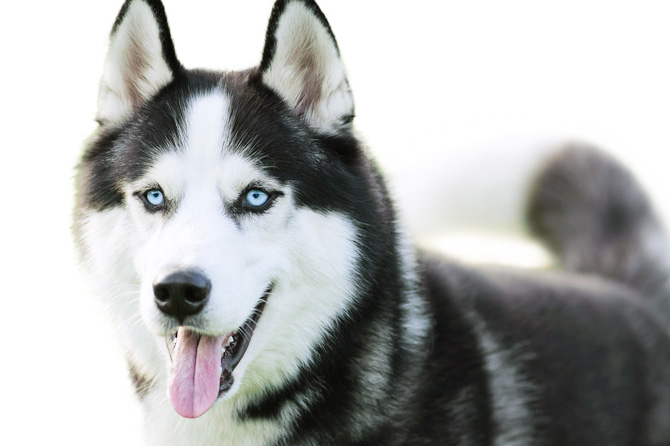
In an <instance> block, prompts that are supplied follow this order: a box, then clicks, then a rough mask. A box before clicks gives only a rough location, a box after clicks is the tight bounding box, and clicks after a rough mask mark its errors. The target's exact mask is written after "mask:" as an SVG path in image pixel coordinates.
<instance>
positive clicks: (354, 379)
mask: <svg viewBox="0 0 670 446" xmlns="http://www.w3.org/2000/svg"><path fill="white" fill-rule="evenodd" d="M353 116H354V106H353V99H352V95H351V92H350V90H349V85H348V82H347V79H346V76H345V71H344V68H343V66H342V63H341V60H340V57H339V50H338V47H337V44H336V42H335V39H334V37H333V33H332V30H331V29H330V26H329V25H328V22H327V21H326V19H325V17H324V16H323V14H322V13H321V11H320V10H319V8H318V7H317V6H316V4H314V3H313V2H312V1H311V0H279V1H278V2H277V4H276V5H275V8H274V10H273V12H272V16H271V18H270V25H269V28H268V34H267V38H266V46H265V50H264V53H263V58H262V61H261V64H260V65H259V67H257V68H254V69H250V70H247V71H243V72H226V73H219V72H210V71H204V70H186V69H184V68H183V67H182V66H181V64H180V63H179V61H178V59H177V58H176V55H175V52H174V47H173V45H172V41H171V37H170V32H169V29H168V25H167V19H166V17H165V12H164V10H163V6H162V5H161V4H160V2H159V1H157V0H128V1H127V2H126V3H125V4H124V6H123V8H122V10H121V12H120V13H119V16H118V18H117V20H116V23H115V25H114V28H113V31H112V36H111V43H110V49H109V55H108V60H107V63H106V66H105V71H104V74H103V79H102V82H101V88H100V96H99V108H98V117H97V118H98V121H99V122H100V127H99V129H98V130H97V131H96V133H95V134H94V135H93V137H92V138H91V140H90V142H89V143H88V146H87V148H86V150H85V153H84V156H83V158H82V161H81V163H80V165H79V168H78V177H77V188H78V191H77V208H76V210H75V234H76V238H77V241H78V246H79V248H80V251H81V255H82V258H83V260H84V267H85V269H86V271H87V272H88V274H89V276H90V277H91V282H92V284H93V286H94V287H95V289H96V292H97V293H98V294H99V295H101V296H102V297H103V302H104V303H105V305H106V306H107V307H108V308H109V310H110V314H111V315H112V318H113V320H114V322H115V324H116V327H117V330H118V335H119V338H120V341H121V343H122V345H123V346H124V348H125V351H126V352H127V357H128V362H129V365H130V370H131V375H132V377H133V380H134V382H135V384H136V387H137V393H138V396H139V399H140V400H141V402H142V404H143V406H144V408H145V413H146V420H145V421H146V423H145V424H146V432H145V433H146V438H147V442H148V443H149V444H156V445H171V444H174V445H212V444H221V445H275V444H276V445H284V444H285V445H327V444H336V445H346V444H352V445H353V444H356V445H364V444H365V445H368V444H369V445H386V444H389V445H393V444H397V445H433V444H434V445H506V446H516V445H596V446H597V445H607V446H613V445H636V446H643V445H649V446H652V445H654V446H656V445H670V374H669V373H667V370H668V369H669V367H670V342H669V339H668V332H667V320H668V317H669V316H670V311H669V310H668V308H667V306H668V304H667V301H668V299H667V297H668V288H667V279H668V268H667V265H668V255H667V253H666V251H665V250H664V249H663V248H665V247H666V244H667V242H666V238H665V234H664V233H663V231H662V230H661V228H660V225H659V224H658V223H657V220H656V217H655V216H654V214H653V211H652V209H651V207H650V206H649V204H648V202H647V199H646V197H644V195H643V194H642V193H641V192H640V191H639V187H638V186H637V184H636V183H635V182H634V180H633V179H632V178H631V177H630V176H629V175H628V173H627V172H626V171H625V170H623V169H622V168H621V167H620V166H618V165H617V164H616V163H615V162H614V161H612V160H610V159H609V158H607V157H605V156H604V155H601V154H600V153H598V152H596V151H593V150H589V149H582V150H570V151H567V152H564V153H563V154H561V155H560V156H559V157H558V158H556V159H555V160H554V161H553V162H552V163H551V164H549V165H548V167H547V169H546V170H545V171H544V173H543V174H542V175H541V176H540V177H539V180H538V181H537V186H536V190H535V193H534V194H533V196H532V197H531V198H530V205H529V209H530V221H531V224H532V226H533V228H534V230H535V232H536V233H538V234H539V235H540V236H542V237H543V238H544V240H545V241H546V242H547V243H549V244H550V245H551V246H552V247H553V248H554V249H555V250H556V252H557V253H558V255H559V257H560V258H561V260H562V261H563V264H564V266H565V267H566V269H569V270H572V271H574V272H582V273H589V274H588V275H580V274H573V273H568V272H563V273H558V272H556V273H548V272H547V273H537V274H533V275H530V274H528V273H520V272H514V271H505V270H502V269H484V268H481V269H475V268H469V267H468V268H466V267H462V266H459V265H457V264H453V263H448V262H445V261H443V260H440V259H438V258H436V257H434V256H432V255H429V254H425V253H419V252H417V251H415V250H414V248H413V247H412V245H411V243H410V242H409V238H408V237H407V236H406V235H405V233H404V231H403V229H402V227H401V225H400V224H399V223H398V221H397V218H396V214H395V212H394V210H393V204H392V202H391V200H390V198H389V195H388V193H387V191H386V188H385V185H384V183H383V180H382V179H381V177H380V175H379V173H378V171H377V169H376V168H375V166H374V164H373V163H372V162H371V161H370V160H369V159H368V157H367V156H366V154H365V152H364V150H363V148H362V147H361V144H360V142H359V141H358V140H357V138H356V136H355V134H354V132H353V130H352V125H351V122H352V119H353Z"/></svg>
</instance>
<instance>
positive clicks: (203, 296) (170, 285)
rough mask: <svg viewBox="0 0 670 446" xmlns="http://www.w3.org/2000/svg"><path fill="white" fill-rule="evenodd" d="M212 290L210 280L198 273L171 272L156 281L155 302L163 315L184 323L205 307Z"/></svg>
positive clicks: (190, 271)
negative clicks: (188, 317) (187, 318)
mask: <svg viewBox="0 0 670 446" xmlns="http://www.w3.org/2000/svg"><path fill="white" fill-rule="evenodd" d="M211 288H212V284H211V282H210V281H209V279H208V278H207V277H206V276H205V275H203V274H202V273H200V272H198V271H194V270H170V271H167V272H165V273H163V274H159V275H158V277H157V278H156V280H155V281H154V300H155V301H156V305H157V306H158V308H159V309H160V310H161V311H162V312H163V313H165V314H167V315H169V316H174V317H176V318H177V320H179V322H183V321H184V319H186V317H187V316H192V315H194V314H198V313H199V312H200V311H201V310H202V309H203V308H204V307H205V304H206V303H207V299H208V298H209V290H210V289H211Z"/></svg>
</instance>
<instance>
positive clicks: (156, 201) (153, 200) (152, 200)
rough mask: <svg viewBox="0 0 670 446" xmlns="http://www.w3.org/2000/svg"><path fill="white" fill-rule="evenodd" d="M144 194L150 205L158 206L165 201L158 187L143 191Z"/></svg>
mask: <svg viewBox="0 0 670 446" xmlns="http://www.w3.org/2000/svg"><path fill="white" fill-rule="evenodd" d="M144 196H145V197H146V199H147V202H148V203H149V204H150V205H152V206H160V205H162V204H163V203H164V202H165V197H164V196H163V192H161V191H160V190H158V189H151V190H150V191H148V192H147V193H145V194H144Z"/></svg>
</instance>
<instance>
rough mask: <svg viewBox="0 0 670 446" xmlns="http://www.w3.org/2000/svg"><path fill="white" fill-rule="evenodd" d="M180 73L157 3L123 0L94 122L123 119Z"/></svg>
mask: <svg viewBox="0 0 670 446" xmlns="http://www.w3.org/2000/svg"><path fill="white" fill-rule="evenodd" d="M180 70H181V65H180V63H179V61H178V60H177V57H176V56H175V52H174V46H173V44H172V38H171V37H170V30H169V28H168V23H167V18H166V16H165V9H164V8H163V5H162V4H161V2H160V1H159V0H127V1H126V2H125V3H124V5H123V7H122V8H121V11H120V12H119V15H118V17H117V18H116V22H115V23H114V28H113V29H112V34H111V37H110V43H109V51H108V53H107V61H106V62H105V69H104V72H103V75H102V80H101V81H100V92H99V95H98V115H97V119H98V121H99V122H100V123H101V124H114V123H117V122H119V121H122V120H123V119H125V118H127V117H128V116H130V114H131V113H132V112H133V110H136V109H137V108H139V107H140V106H142V105H143V104H144V103H145V102H146V101H147V100H148V99H150V98H151V97H152V96H153V95H155V94H156V93H157V92H158V91H159V90H160V89H161V88H163V87H164V86H166V85H167V84H169V83H170V82H171V81H172V80H173V79H174V77H175V74H177V73H178V72H179V71H180Z"/></svg>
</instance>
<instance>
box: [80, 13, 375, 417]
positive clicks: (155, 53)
mask: <svg viewBox="0 0 670 446" xmlns="http://www.w3.org/2000/svg"><path fill="white" fill-rule="evenodd" d="M352 117H353V100H352V97H351V94H350V91H349V86H348V83H347V79H346V76H345V73H344V69H343V66H342V63H341V61H340V58H339V52H338V48H337V44H336V43H335V40H334V38H333V35H332V32H331V30H330V27H329V25H328V23H327V22H326V20H325V18H324V17H323V15H322V13H321V11H320V10H319V9H318V7H317V6H316V5H315V4H314V3H313V2H311V1H303V0H293V1H279V2H277V4H276V5H275V8H274V10H273V13H272V16H271V19H270V25H269V27H268V35H267V39H266V47H265V50H264V53H263V59H262V61H261V64H260V66H259V67H258V68H255V69H251V70H248V71H243V72H229V73H215V72H208V71H189V70H186V69H184V68H183V67H182V66H181V64H180V63H179V61H178V60H177V58H176V56H175V53H174V47H173V45H172V42H171V39H170V33H169V29H168V26H167V20H166V17H165V12H164V10H163V7H162V5H161V4H160V2H158V1H153V0H129V1H127V2H126V3H125V4H124V6H123V8H122V10H121V12H120V14H119V16H118V18H117V20H116V23H115V25H114V29H113V31H112V36H111V43H110V49H109V54H108V59H107V61H106V65H105V70H104V74H103V78H102V82H101V87H100V95H99V107H98V121H99V122H100V128H99V130H98V131H97V132H96V134H95V135H94V136H93V138H92V139H91V142H90V144H89V146H88V148H87V150H86V152H85V154H84V157H83V159H82V162H81V165H80V166H79V174H78V186H79V190H80V194H79V196H78V205H77V206H78V207H77V212H76V216H77V223H76V225H75V226H76V228H75V231H76V234H77V236H78V239H79V241H80V245H81V248H82V252H83V256H84V259H85V261H86V266H87V271H88V272H89V275H90V276H91V278H92V281H93V282H94V285H95V286H96V288H97V291H98V292H99V293H100V294H101V295H103V296H105V300H106V303H107V305H108V307H109V308H110V309H111V311H112V314H113V315H114V317H115V321H116V323H117V326H118V329H119V332H120V334H121V340H122V341H123V344H124V345H125V347H126V350H127V351H128V356H129V360H130V361H131V363H132V364H133V367H134V368H135V369H136V370H137V371H138V372H139V373H141V374H143V375H144V376H146V377H147V378H148V379H149V380H152V381H156V382H162V381H165V382H166V383H167V386H168V389H169V390H168V393H169V396H170V399H171V401H172V403H173V406H174V407H175V409H176V410H177V411H178V412H179V413H180V414H181V415H183V416H186V417H197V416H200V415H201V414H203V413H205V412H206V411H207V410H209V408H210V407H211V406H212V405H213V404H214V403H215V401H216V400H217V398H219V397H223V398H222V399H225V398H232V397H233V396H234V395H236V394H237V393H238V392H239V391H240V388H241V387H242V386H245V388H246V389H247V391H246V394H250V393H253V391H254V389H267V388H271V387H273V386H276V385H279V383H281V382H282V381H283V380H285V379H288V378H289V377H291V376H293V375H294V374H295V373H297V370H298V369H299V368H300V367H301V366H303V365H304V364H306V363H307V362H308V358H309V357H310V355H311V354H312V353H313V350H314V348H315V346H317V345H318V344H319V342H320V341H321V337H322V336H323V333H326V332H327V331H328V327H330V326H332V324H333V323H335V321H336V320H337V319H338V318H340V317H342V316H343V315H344V314H345V313H346V309H347V307H348V306H349V305H352V304H353V302H354V300H355V298H354V296H355V295H356V293H357V291H358V290H357V285H356V283H360V282H362V281H364V279H365V278H364V277H357V276H356V275H360V273H358V272H357V273H356V274H355V273H354V271H361V270H365V268H361V265H360V259H361V258H362V257H363V256H362V255H361V251H362V250H365V249H368V247H369V246H370V245H371V243H372V242H371V241H369V240H368V239H367V237H366V235H365V234H366V231H365V229H364V228H365V227H366V226H367V225H374V224H376V221H375V220H374V219H375V218H376V217H375V213H374V212H372V211H371V210H370V206H369V203H373V202H375V201H379V200H381V198H380V197H381V195H382V194H379V196H376V195H375V193H376V192H375V190H374V188H371V187H370V184H369V183H370V182H371V181H373V180H371V177H372V176H374V175H373V174H372V173H371V172H370V171H366V170H365V169H362V168H361V167H360V160H361V158H362V157H363V155H362V152H361V150H360V149H359V147H358V143H357V141H356V139H355V137H354V136H353V133H352V130H351V120H352ZM370 190H372V191H370ZM377 192H379V191H377ZM361 203H363V204H364V205H363V206H361ZM366 204H367V205H366ZM365 257H366V258H374V256H370V255H368V256H365ZM166 344H167V346H166ZM243 377H244V380H243V379H242V378H243ZM245 383H246V384H245ZM241 393H245V392H241Z"/></svg>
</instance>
